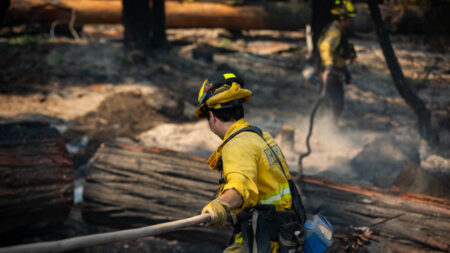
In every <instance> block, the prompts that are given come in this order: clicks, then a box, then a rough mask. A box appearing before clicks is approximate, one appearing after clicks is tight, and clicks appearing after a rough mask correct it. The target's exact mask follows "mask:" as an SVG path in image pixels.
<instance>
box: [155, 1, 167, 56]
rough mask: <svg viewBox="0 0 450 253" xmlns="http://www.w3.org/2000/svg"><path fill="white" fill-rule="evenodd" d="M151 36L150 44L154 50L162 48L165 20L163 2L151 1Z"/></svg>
mask: <svg viewBox="0 0 450 253" xmlns="http://www.w3.org/2000/svg"><path fill="white" fill-rule="evenodd" d="M152 13H153V15H152V18H153V36H152V42H153V43H152V44H153V46H154V47H155V48H161V47H164V46H165V45H166V43H167V39H166V19H165V8H164V0H153V12H152Z"/></svg>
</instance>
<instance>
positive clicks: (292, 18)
mask: <svg viewBox="0 0 450 253" xmlns="http://www.w3.org/2000/svg"><path fill="white" fill-rule="evenodd" d="M72 10H74V11H75V15H76V17H75V23H76V24H120V23H122V0H44V1H32V0H22V1H13V2H12V3H11V6H10V7H9V9H8V10H7V13H6V17H5V22H7V23H18V22H44V23H52V22H54V21H59V22H64V21H66V22H68V21H69V20H70V18H71V16H72ZM165 10H166V27H168V28H193V27H207V28H213V27H223V28H229V29H283V30H289V29H298V28H300V27H304V25H305V24H306V23H307V22H308V20H309V15H310V11H309V9H308V6H307V5H305V4H303V5H302V4H296V3H291V4H289V3H264V4H255V5H242V6H231V5H227V4H222V3H207V2H191V3H186V2H179V1H165Z"/></svg>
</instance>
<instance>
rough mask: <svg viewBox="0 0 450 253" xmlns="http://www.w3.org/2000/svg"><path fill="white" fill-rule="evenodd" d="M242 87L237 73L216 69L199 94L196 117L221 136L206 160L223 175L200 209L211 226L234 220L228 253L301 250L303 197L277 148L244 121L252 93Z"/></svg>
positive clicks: (258, 130) (222, 225)
mask: <svg viewBox="0 0 450 253" xmlns="http://www.w3.org/2000/svg"><path fill="white" fill-rule="evenodd" d="M243 87H244V81H243V80H242V79H241V78H240V77H239V76H238V75H237V74H236V73H231V72H218V73H215V74H214V75H212V76H211V77H209V78H208V79H206V80H205V81H204V82H203V85H202V87H201V89H200V92H199V96H198V102H199V103H198V108H197V110H196V112H195V116H196V117H197V118H207V120H208V123H209V127H210V129H211V131H212V132H213V133H215V134H216V135H217V136H218V137H220V138H221V139H222V140H223V143H222V144H221V145H220V146H219V147H218V148H217V149H216V151H215V152H214V153H213V154H212V155H211V156H210V158H209V159H208V164H209V167H210V169H213V170H217V171H218V172H220V173H221V175H222V179H221V181H220V183H219V186H218V193H217V198H215V199H214V200H212V201H211V202H210V203H209V204H208V205H206V206H205V207H204V208H203V210H202V213H209V214H210V215H211V221H210V224H211V225H215V226H219V227H224V226H227V225H229V224H230V223H232V224H234V227H235V232H234V235H233V240H232V241H233V243H232V244H231V245H230V246H229V247H228V248H226V249H225V251H224V252H253V251H255V250H256V251H257V252H302V247H303V245H302V240H303V222H304V212H303V207H302V205H301V199H300V200H299V195H298V193H297V191H296V189H293V188H295V185H294V184H293V183H292V181H291V180H290V178H291V176H290V174H289V169H288V165H287V163H286V161H285V158H284V156H283V154H282V152H281V150H280V148H279V146H278V145H277V144H276V143H275V141H274V139H273V138H272V137H271V136H270V134H268V133H267V132H263V131H261V130H260V129H259V128H256V127H252V126H250V125H249V123H248V122H247V121H246V120H245V119H244V110H243V106H242V104H243V103H245V102H247V101H249V100H250V98H251V96H252V93H251V91H250V90H248V89H245V88H243ZM289 250H291V251H289ZM256 251H255V252H256Z"/></svg>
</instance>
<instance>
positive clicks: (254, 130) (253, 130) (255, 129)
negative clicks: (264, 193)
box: [223, 126, 288, 180]
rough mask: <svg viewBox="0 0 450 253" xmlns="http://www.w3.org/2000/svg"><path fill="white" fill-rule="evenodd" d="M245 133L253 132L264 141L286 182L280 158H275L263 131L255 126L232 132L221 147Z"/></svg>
mask: <svg viewBox="0 0 450 253" xmlns="http://www.w3.org/2000/svg"><path fill="white" fill-rule="evenodd" d="M245 131H248V132H254V133H256V134H258V135H259V136H260V137H261V138H262V139H263V140H264V142H265V143H266V144H267V146H268V147H269V148H270V151H271V152H272V153H273V155H274V156H275V158H276V159H277V162H278V164H279V165H280V169H281V172H283V175H284V177H285V178H286V180H288V178H287V176H286V172H284V167H283V164H282V163H281V161H280V158H279V157H278V156H277V153H276V152H275V151H274V150H273V148H272V147H271V146H270V145H269V143H267V141H266V139H264V136H263V131H262V130H261V129H260V128H258V127H255V126H249V127H245V128H242V129H239V130H237V131H236V132H234V133H233V134H231V135H230V136H229V137H228V138H227V139H226V140H225V141H224V143H223V145H225V144H226V143H227V142H229V141H230V140H231V139H233V138H234V137H235V136H236V135H238V134H240V133H242V132H245ZM280 151H281V150H280Z"/></svg>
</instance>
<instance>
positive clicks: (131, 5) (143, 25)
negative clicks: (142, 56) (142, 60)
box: [122, 0, 150, 51]
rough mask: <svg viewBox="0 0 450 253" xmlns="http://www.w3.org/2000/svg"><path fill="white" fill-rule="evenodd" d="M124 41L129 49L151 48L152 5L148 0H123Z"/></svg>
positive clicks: (145, 49) (144, 49)
mask: <svg viewBox="0 0 450 253" xmlns="http://www.w3.org/2000/svg"><path fill="white" fill-rule="evenodd" d="M122 4H123V9H122V21H123V26H124V43H125V47H126V48H128V49H138V50H143V51H147V50H148V49H149V48H150V37H149V34H150V26H149V16H150V7H149V2H148V0H122Z"/></svg>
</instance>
